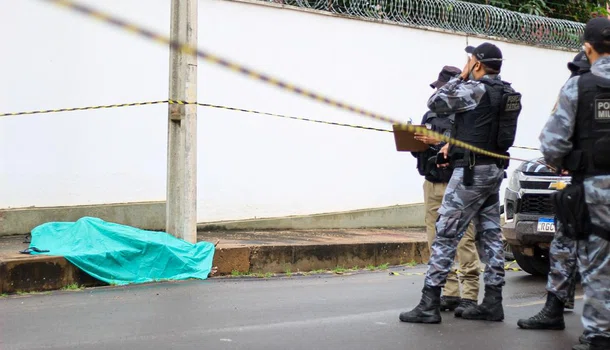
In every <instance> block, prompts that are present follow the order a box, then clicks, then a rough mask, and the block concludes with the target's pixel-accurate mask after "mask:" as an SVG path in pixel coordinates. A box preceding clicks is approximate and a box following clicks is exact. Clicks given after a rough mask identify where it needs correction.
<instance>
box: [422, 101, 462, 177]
mask: <svg viewBox="0 0 610 350" xmlns="http://www.w3.org/2000/svg"><path fill="white" fill-rule="evenodd" d="M424 119H425V120H426V122H425V125H426V127H427V128H428V129H430V130H432V131H435V132H438V133H440V134H445V133H447V132H450V131H451V129H452V127H453V117H452V116H442V117H439V116H438V115H437V114H436V113H434V112H431V111H428V112H427V113H426V116H425V118H424ZM438 151H439V150H438V149H436V148H429V149H428V150H426V151H423V152H416V153H413V155H414V156H415V157H416V158H417V170H418V172H419V174H420V175H422V176H424V177H425V179H426V180H428V181H430V182H434V183H441V182H442V183H447V182H449V180H450V179H451V175H452V173H453V171H452V170H451V169H448V168H438V167H437V166H436V154H437V153H438Z"/></svg>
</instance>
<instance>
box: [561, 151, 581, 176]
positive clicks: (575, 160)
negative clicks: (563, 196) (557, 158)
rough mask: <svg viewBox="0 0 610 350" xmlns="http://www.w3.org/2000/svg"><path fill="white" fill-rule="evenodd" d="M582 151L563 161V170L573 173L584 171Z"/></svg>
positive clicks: (572, 153) (571, 154)
mask: <svg viewBox="0 0 610 350" xmlns="http://www.w3.org/2000/svg"><path fill="white" fill-rule="evenodd" d="M582 158H583V153H582V151H572V152H570V153H569V154H568V155H567V156H566V157H565V158H564V159H563V168H564V169H565V170H569V171H571V172H573V173H575V172H579V171H581V170H583V162H582Z"/></svg>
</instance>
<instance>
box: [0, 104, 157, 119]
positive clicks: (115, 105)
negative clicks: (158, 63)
mask: <svg viewBox="0 0 610 350" xmlns="http://www.w3.org/2000/svg"><path fill="white" fill-rule="evenodd" d="M168 102H169V101H167V100H165V101H151V102H133V103H122V104H114V105H100V106H87V107H72V108H59V109H43V110H37V111H26V112H9V113H2V114H0V117H11V116H16V115H32V114H44V113H58V112H74V111H87V110H92V109H105V108H119V107H133V106H145V105H155V104H160V103H168Z"/></svg>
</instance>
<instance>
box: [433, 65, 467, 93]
mask: <svg viewBox="0 0 610 350" xmlns="http://www.w3.org/2000/svg"><path fill="white" fill-rule="evenodd" d="M461 73H462V70H461V69H459V68H457V67H454V66H444V67H443V69H442V70H441V72H440V73H438V79H437V80H436V81H435V82H433V83H432V84H430V87H432V88H433V89H438V88H440V87H441V86H443V85H445V84H447V82H448V81H449V80H451V78H453V77H455V76H456V75H458V74H461Z"/></svg>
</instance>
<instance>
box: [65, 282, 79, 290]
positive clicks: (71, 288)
mask: <svg viewBox="0 0 610 350" xmlns="http://www.w3.org/2000/svg"><path fill="white" fill-rule="evenodd" d="M63 289H64V290H81V289H83V287H81V286H79V285H78V283H72V284H69V285H67V286H65V287H64V288H63Z"/></svg>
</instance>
